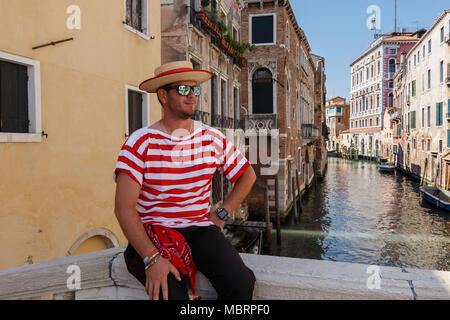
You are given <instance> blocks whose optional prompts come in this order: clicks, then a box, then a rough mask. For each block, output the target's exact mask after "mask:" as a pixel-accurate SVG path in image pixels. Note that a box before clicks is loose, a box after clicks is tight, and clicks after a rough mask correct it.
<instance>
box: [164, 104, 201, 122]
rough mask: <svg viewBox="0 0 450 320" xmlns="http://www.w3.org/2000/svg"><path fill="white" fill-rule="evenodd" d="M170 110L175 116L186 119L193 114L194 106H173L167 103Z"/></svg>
mask: <svg viewBox="0 0 450 320" xmlns="http://www.w3.org/2000/svg"><path fill="white" fill-rule="evenodd" d="M168 108H169V110H170V112H171V113H172V114H173V115H174V116H175V117H177V118H179V119H182V120H187V119H189V118H191V117H192V116H194V115H195V109H196V108H195V107H194V108H184V109H183V108H182V106H179V107H175V106H173V105H168Z"/></svg>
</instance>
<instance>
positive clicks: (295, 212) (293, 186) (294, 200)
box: [291, 177, 298, 222]
mask: <svg viewBox="0 0 450 320" xmlns="http://www.w3.org/2000/svg"><path fill="white" fill-rule="evenodd" d="M291 189H292V199H293V200H292V206H293V207H294V217H295V222H298V214H297V199H296V197H295V180H294V177H292V188H291Z"/></svg>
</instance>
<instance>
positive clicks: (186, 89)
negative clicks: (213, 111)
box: [163, 84, 202, 97]
mask: <svg viewBox="0 0 450 320" xmlns="http://www.w3.org/2000/svg"><path fill="white" fill-rule="evenodd" d="M163 89H164V90H170V89H177V91H178V94H179V95H180V96H187V95H189V93H190V92H191V89H192V91H193V92H194V94H195V95H196V96H197V97H198V96H199V95H200V94H201V93H202V88H201V87H200V86H188V85H186V84H180V85H178V86H172V87H164V88H163Z"/></svg>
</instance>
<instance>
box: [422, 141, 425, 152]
mask: <svg viewBox="0 0 450 320" xmlns="http://www.w3.org/2000/svg"><path fill="white" fill-rule="evenodd" d="M422 151H425V140H424V139H422Z"/></svg>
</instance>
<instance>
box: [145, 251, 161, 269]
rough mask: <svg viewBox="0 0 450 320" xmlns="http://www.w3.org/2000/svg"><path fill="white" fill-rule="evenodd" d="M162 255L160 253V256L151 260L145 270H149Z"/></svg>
mask: <svg viewBox="0 0 450 320" xmlns="http://www.w3.org/2000/svg"><path fill="white" fill-rule="evenodd" d="M160 256H161V254H158V256H157V257H156V258H155V259H154V260H153V261H152V262H150V263H149V264H148V265H146V266H145V270H147V269H148V268H150V267H151V266H152V265H153V264H155V263H156V261H157V260H158V258H159V257H160Z"/></svg>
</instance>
